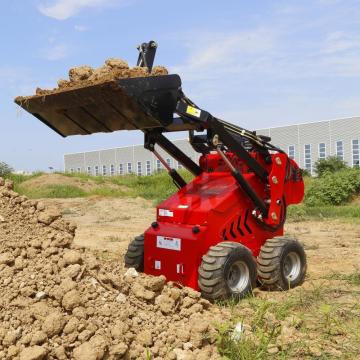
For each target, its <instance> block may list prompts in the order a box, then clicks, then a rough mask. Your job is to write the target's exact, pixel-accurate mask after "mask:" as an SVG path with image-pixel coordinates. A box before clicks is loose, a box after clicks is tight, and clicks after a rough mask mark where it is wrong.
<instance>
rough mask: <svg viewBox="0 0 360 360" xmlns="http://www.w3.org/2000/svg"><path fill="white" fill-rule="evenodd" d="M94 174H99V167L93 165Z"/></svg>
mask: <svg viewBox="0 0 360 360" xmlns="http://www.w3.org/2000/svg"><path fill="white" fill-rule="evenodd" d="M95 176H99V167H98V166H97V165H96V166H95Z"/></svg>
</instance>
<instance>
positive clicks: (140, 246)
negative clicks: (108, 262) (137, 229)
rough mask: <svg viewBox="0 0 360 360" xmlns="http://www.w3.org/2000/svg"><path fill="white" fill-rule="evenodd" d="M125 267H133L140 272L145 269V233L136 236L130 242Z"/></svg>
mask: <svg viewBox="0 0 360 360" xmlns="http://www.w3.org/2000/svg"><path fill="white" fill-rule="evenodd" d="M125 267H127V268H130V267H133V268H135V270H137V271H139V272H143V271H144V235H139V236H136V237H135V239H134V240H133V241H131V243H130V244H129V247H128V249H127V252H126V254H125Z"/></svg>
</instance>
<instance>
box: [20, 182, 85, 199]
mask: <svg viewBox="0 0 360 360" xmlns="http://www.w3.org/2000/svg"><path fill="white" fill-rule="evenodd" d="M18 190H19V192H20V193H21V194H25V195H26V196H28V197H29V198H30V199H39V198H63V199H67V198H76V197H84V196H86V195H87V194H86V192H85V191H84V190H82V189H81V188H79V187H78V186H71V185H47V186H44V187H41V188H32V189H28V188H25V189H23V188H22V187H19V189H18Z"/></svg>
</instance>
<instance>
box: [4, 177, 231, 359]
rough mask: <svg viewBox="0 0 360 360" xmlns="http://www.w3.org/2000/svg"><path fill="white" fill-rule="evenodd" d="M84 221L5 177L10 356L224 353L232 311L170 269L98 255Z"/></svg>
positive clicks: (124, 356)
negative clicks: (183, 283)
mask: <svg viewBox="0 0 360 360" xmlns="http://www.w3.org/2000/svg"><path fill="white" fill-rule="evenodd" d="M75 229H76V226H75V225H74V224H73V223H71V222H69V221H66V220H64V219H62V217H61V215H60V214H59V213H57V212H56V210H54V209H52V210H49V209H47V208H46V207H45V206H44V204H43V203H41V202H37V201H34V200H29V199H27V198H26V197H25V196H19V195H18V194H17V193H16V192H14V191H13V184H12V182H11V181H8V180H7V181H4V180H3V179H2V178H0V291H1V297H0V324H1V326H0V358H1V359H20V360H25V359H26V360H31V359H33V360H35V359H40V360H41V359H60V360H62V359H76V360H91V359H94V360H99V359H146V358H149V357H150V356H151V357H152V358H154V359H218V358H219V355H218V354H217V352H216V348H215V346H214V345H213V343H214V341H215V336H216V332H215V330H214V327H213V324H214V322H216V321H218V322H220V321H221V320H223V319H224V315H225V314H224V313H221V312H220V310H219V309H218V308H217V307H216V306H214V305H211V304H210V303H209V302H208V301H206V300H204V299H202V298H201V297H200V294H199V293H198V292H196V291H193V290H192V289H189V288H182V289H180V288H178V287H176V286H175V284H172V283H167V284H166V283H165V278H164V277H151V276H146V275H142V274H141V275H139V274H137V273H136V271H135V270H134V269H127V270H126V269H124V268H122V267H120V265H118V264H114V263H111V262H105V261H102V262H100V260H99V259H98V258H96V257H95V256H94V255H93V253H91V252H90V251H89V250H85V249H83V248H79V247H77V246H75V245H74V243H73V237H74V233H75Z"/></svg>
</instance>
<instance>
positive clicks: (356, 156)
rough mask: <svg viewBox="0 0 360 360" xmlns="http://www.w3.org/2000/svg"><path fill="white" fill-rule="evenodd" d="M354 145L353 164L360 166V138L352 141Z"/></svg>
mask: <svg viewBox="0 0 360 360" xmlns="http://www.w3.org/2000/svg"><path fill="white" fill-rule="evenodd" d="M351 145H352V166H353V167H359V140H358V139H353V140H352V141H351Z"/></svg>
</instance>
